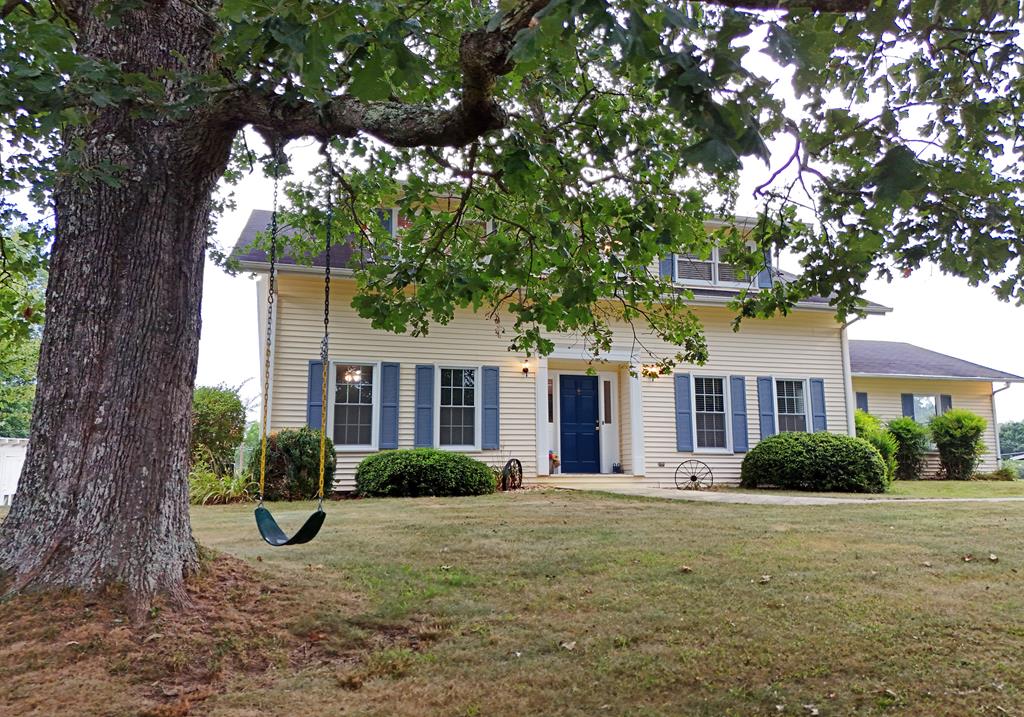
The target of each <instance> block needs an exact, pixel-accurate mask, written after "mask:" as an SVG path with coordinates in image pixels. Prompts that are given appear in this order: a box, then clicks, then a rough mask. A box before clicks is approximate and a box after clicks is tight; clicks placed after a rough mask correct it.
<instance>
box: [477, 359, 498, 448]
mask: <svg viewBox="0 0 1024 717" xmlns="http://www.w3.org/2000/svg"><path fill="white" fill-rule="evenodd" d="M483 372H484V375H483V384H482V385H483V394H484V395H483V407H484V418H483V423H484V425H483V439H482V440H481V442H480V447H481V448H483V449H484V450H485V451H486V450H494V449H497V448H498V447H499V444H500V435H499V430H498V414H499V410H498V406H499V400H498V394H499V390H498V381H499V377H498V367H497V366H484V368H483Z"/></svg>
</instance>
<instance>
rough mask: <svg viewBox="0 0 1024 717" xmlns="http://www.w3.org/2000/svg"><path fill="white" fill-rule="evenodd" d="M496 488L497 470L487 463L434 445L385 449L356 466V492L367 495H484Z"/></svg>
mask: <svg viewBox="0 0 1024 717" xmlns="http://www.w3.org/2000/svg"><path fill="white" fill-rule="evenodd" d="M495 489H496V482H495V474H494V470H493V469H492V468H491V467H490V466H488V465H487V464H486V463H482V462H480V461H478V460H475V459H473V458H470V457H469V456H467V455H465V454H462V453H453V452H451V451H441V450H436V449H433V448H412V449H402V450H393V451H382V452H381V453H376V454H374V455H372V456H367V457H366V458H364V459H363V460H362V462H360V464H359V467H358V468H357V469H356V491H357V492H358V493H359V495H362V496H367V497H373V496H377V497H399V496H405V497H417V496H426V495H433V496H455V495H482V494H485V493H493V492H494V491H495Z"/></svg>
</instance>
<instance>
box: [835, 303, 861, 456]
mask: <svg viewBox="0 0 1024 717" xmlns="http://www.w3.org/2000/svg"><path fill="white" fill-rule="evenodd" d="M863 318H864V317H863V316H858V317H857V318H856V319H854V320H853V321H847V322H846V323H845V324H843V326H842V328H841V329H840V330H839V345H840V346H841V347H842V352H843V391H844V393H845V395H846V434H847V435H849V436H855V435H857V428H856V423H854V420H853V412H854V407H855V406H856V402H855V401H854V400H853V376H852V373H851V371H850V339H849V337H848V336H847V333H846V330H847V329H848V328H849V327H850V326H852V325H853V324H855V323H857V322H858V321H860V320H861V319H863Z"/></svg>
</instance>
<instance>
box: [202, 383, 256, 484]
mask: <svg viewBox="0 0 1024 717" xmlns="http://www.w3.org/2000/svg"><path fill="white" fill-rule="evenodd" d="M244 430H245V405H244V404H243V403H242V399H241V398H240V397H239V395H238V389H237V388H231V387H229V386H225V385H223V384H222V385H219V386H200V387H199V388H197V389H196V390H195V391H193V392H192V462H193V464H206V466H208V467H212V468H213V470H215V471H216V472H217V473H218V474H220V475H224V474H225V473H228V472H230V470H231V467H232V465H233V463H234V460H235V451H236V450H237V449H238V446H239V444H240V443H241V442H242V432H243V431H244Z"/></svg>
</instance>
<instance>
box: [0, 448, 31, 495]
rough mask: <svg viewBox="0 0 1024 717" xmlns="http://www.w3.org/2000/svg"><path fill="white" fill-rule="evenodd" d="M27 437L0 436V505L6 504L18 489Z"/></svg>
mask: <svg viewBox="0 0 1024 717" xmlns="http://www.w3.org/2000/svg"><path fill="white" fill-rule="evenodd" d="M27 450H28V439H27V438H0V506H8V505H10V504H11V499H12V498H14V494H15V493H16V492H17V490H18V478H20V477H21V466H22V465H23V464H24V463H25V451H27Z"/></svg>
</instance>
